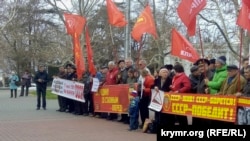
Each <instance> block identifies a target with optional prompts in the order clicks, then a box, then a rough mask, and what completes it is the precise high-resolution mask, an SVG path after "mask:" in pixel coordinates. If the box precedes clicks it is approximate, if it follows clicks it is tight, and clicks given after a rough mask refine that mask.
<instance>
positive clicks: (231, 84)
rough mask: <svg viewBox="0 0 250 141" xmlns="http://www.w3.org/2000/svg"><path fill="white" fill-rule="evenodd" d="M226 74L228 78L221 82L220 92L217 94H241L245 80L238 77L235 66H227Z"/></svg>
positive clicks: (237, 70)
mask: <svg viewBox="0 0 250 141" xmlns="http://www.w3.org/2000/svg"><path fill="white" fill-rule="evenodd" d="M227 72H228V76H227V78H226V79H225V80H224V81H223V83H222V85H221V88H220V91H219V93H217V94H221V95H235V94H236V93H237V92H241V91H242V89H243V87H244V86H245V85H246V80H245V78H244V77H243V76H241V75H240V73H239V69H238V67H237V66H236V65H228V66H227Z"/></svg>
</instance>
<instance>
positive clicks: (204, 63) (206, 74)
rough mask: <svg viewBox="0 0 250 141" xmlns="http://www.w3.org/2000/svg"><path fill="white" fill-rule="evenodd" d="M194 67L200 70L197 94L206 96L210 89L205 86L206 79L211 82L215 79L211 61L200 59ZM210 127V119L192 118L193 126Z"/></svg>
mask: <svg viewBox="0 0 250 141" xmlns="http://www.w3.org/2000/svg"><path fill="white" fill-rule="evenodd" d="M194 65H196V66H198V68H199V70H198V71H199V73H200V76H199V80H198V83H197V89H196V92H195V93H197V94H205V93H206V89H207V88H208V87H207V85H206V84H205V79H208V80H209V81H211V80H212V79H213V76H214V73H213V72H212V70H211V69H210V68H209V66H210V65H211V64H210V61H209V60H207V59H204V58H200V59H199V60H197V61H196V62H195V63H194ZM201 124H202V125H210V124H211V120H209V119H202V118H198V117H193V118H192V125H198V126H199V125H201Z"/></svg>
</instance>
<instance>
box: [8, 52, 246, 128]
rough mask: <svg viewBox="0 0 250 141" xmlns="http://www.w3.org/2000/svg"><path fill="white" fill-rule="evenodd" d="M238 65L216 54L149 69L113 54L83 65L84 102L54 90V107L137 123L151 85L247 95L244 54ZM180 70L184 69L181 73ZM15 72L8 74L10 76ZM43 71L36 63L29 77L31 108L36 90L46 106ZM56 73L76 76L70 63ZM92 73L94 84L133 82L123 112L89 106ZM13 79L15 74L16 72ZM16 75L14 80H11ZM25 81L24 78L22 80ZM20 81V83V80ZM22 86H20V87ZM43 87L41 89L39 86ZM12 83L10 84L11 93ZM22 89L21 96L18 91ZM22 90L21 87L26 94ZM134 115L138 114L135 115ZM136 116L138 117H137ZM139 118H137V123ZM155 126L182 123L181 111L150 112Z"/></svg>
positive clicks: (145, 112)
mask: <svg viewBox="0 0 250 141" xmlns="http://www.w3.org/2000/svg"><path fill="white" fill-rule="evenodd" d="M242 64H243V65H242V68H241V69H240V68H238V66H236V65H231V64H227V59H226V57H225V56H220V57H218V58H216V59H211V60H208V59H203V58H201V59H199V60H197V61H196V62H195V63H194V64H193V66H192V67H191V69H190V70H184V67H183V65H182V64H181V63H179V62H176V63H175V64H173V65H172V64H167V65H163V66H162V67H160V69H159V70H158V71H155V73H153V74H152V73H151V71H150V70H149V69H148V68H147V65H148V64H147V62H146V60H139V61H138V64H137V65H135V64H134V62H133V60H132V59H130V58H127V59H125V60H119V61H118V62H117V63H115V62H114V61H109V62H108V63H107V66H103V67H100V68H98V69H97V73H96V74H95V75H91V73H90V72H88V71H86V72H85V73H84V75H83V78H82V80H81V82H82V83H83V84H84V92H83V94H84V98H85V101H86V102H85V103H82V102H79V101H74V100H72V99H69V98H65V97H62V96H58V104H59V109H58V110H57V111H59V112H67V113H72V114H74V115H84V116H93V117H99V118H105V119H107V120H116V121H118V122H123V123H125V124H130V125H129V130H131V131H132V130H136V129H138V128H142V127H143V125H144V123H145V121H146V119H148V118H149V110H150V109H149V108H148V106H149V104H150V100H151V89H154V90H156V91H159V90H161V91H164V92H171V93H181V94H183V93H193V94H194V93H197V94H211V95H235V96H237V97H240V96H246V97H250V87H249V85H250V65H249V61H248V59H243V62H242ZM185 71H186V72H187V71H190V75H187V74H186V73H185ZM14 75H15V74H13V76H14ZM47 77H48V76H47V73H46V72H45V71H44V67H43V66H40V67H39V71H38V72H37V73H36V75H35V78H34V81H35V82H36V84H37V86H38V87H37V93H38V98H37V110H39V109H40V106H41V104H40V97H41V96H42V101H43V102H42V107H43V109H46V99H45V94H44V93H46V88H45V87H46V83H47V80H48V78H47ZM56 77H59V78H62V79H66V80H71V81H79V80H77V75H76V67H75V66H74V65H73V64H67V65H66V66H61V67H59V72H58V74H57V75H56V76H54V78H56ZM94 77H95V78H98V79H99V81H100V85H118V84H129V86H131V88H132V87H133V86H134V85H133V84H134V83H138V87H137V89H136V90H133V92H132V93H131V99H130V106H129V111H128V114H121V115H118V114H115V113H97V112H94V104H93V94H94V93H92V92H91V87H92V81H93V78H94ZM28 78H29V75H28V73H25V74H24V75H23V76H22V79H23V80H26V79H28ZM15 79H16V78H15V77H11V78H10V86H12V84H14V81H16V80H15ZM17 79H18V78H17ZM17 81H18V80H17ZM27 83H28V82H25V84H27ZM25 86H26V85H25ZM25 86H22V89H24V88H25ZM44 88H45V91H44ZM13 92H14V93H15V96H16V91H15V89H12V88H11V97H13ZM23 95H24V93H23V90H22V92H21V96H23ZM27 95H28V93H27V90H26V96H27ZM139 117H140V120H139ZM139 121H140V122H139ZM139 123H140V124H139ZM154 124H155V126H156V127H157V126H171V125H188V119H187V116H181V115H174V114H167V113H161V112H155V115H154ZM192 124H193V125H204V124H208V125H211V124H212V125H213V124H216V125H218V124H219V125H221V124H223V125H224V124H234V123H229V122H223V121H218V120H209V119H202V118H196V117H193V119H192Z"/></svg>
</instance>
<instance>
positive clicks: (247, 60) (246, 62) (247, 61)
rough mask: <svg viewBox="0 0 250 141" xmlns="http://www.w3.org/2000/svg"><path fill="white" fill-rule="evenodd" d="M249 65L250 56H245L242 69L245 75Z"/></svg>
mask: <svg viewBox="0 0 250 141" xmlns="http://www.w3.org/2000/svg"><path fill="white" fill-rule="evenodd" d="M248 65H249V58H243V60H242V68H241V69H240V74H241V75H242V76H245V71H246V70H247V66H248Z"/></svg>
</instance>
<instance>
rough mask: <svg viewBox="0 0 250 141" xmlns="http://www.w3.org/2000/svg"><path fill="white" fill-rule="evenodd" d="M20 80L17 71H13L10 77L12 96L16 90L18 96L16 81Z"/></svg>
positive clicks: (15, 94)
mask: <svg viewBox="0 0 250 141" xmlns="http://www.w3.org/2000/svg"><path fill="white" fill-rule="evenodd" d="M18 81H19V77H18V76H17V75H16V72H15V71H12V72H11V76H10V77H9V82H10V83H9V87H10V98H12V97H13V92H14V97H15V98H16V96H17V87H18V86H17V84H16V82H18Z"/></svg>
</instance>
